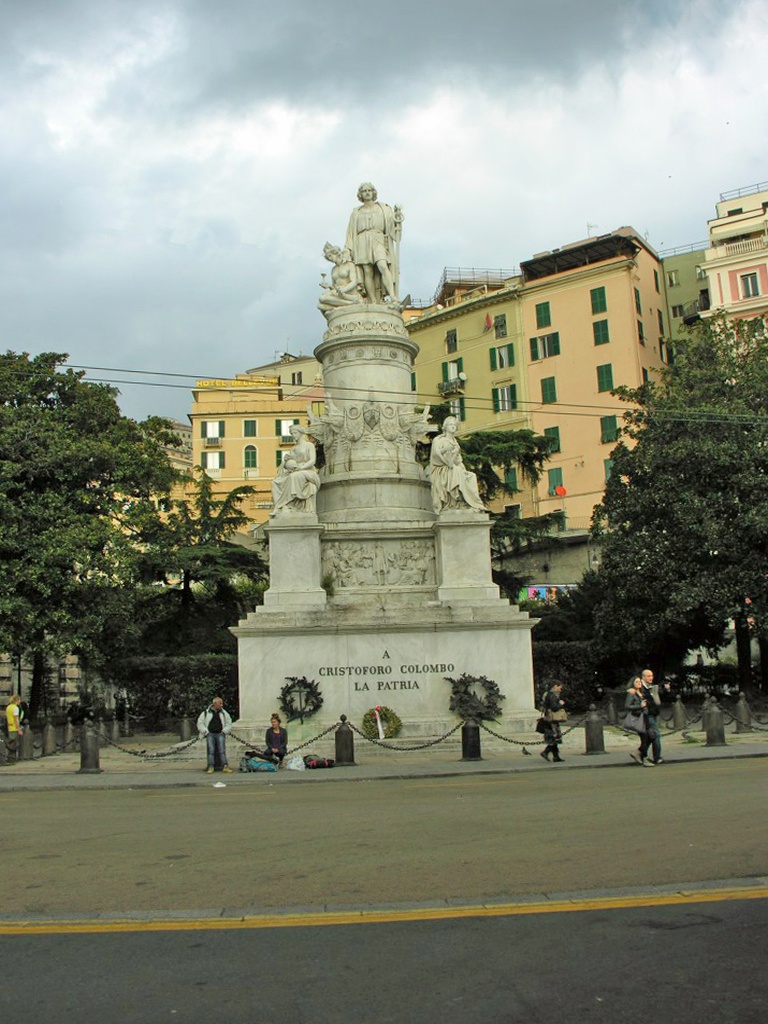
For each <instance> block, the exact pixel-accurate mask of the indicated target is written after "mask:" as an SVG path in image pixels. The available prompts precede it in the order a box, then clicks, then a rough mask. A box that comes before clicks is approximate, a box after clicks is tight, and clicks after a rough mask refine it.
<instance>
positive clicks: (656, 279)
mask: <svg viewBox="0 0 768 1024" xmlns="http://www.w3.org/2000/svg"><path fill="white" fill-rule="evenodd" d="M653 284H654V286H655V288H656V291H657V292H660V291H661V288H660V287H659V272H658V270H654V272H653Z"/></svg>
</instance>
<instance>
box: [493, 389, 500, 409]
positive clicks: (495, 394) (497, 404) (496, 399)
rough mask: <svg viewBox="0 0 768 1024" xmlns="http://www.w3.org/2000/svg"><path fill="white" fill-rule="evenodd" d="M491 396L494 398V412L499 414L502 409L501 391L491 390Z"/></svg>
mask: <svg viewBox="0 0 768 1024" xmlns="http://www.w3.org/2000/svg"><path fill="white" fill-rule="evenodd" d="M491 395H492V396H493V411H494V412H498V411H499V409H500V408H501V402H500V401H499V389H498V388H491Z"/></svg>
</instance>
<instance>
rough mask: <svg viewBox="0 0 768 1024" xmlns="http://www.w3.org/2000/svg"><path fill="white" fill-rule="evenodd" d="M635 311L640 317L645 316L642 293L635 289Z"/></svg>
mask: <svg viewBox="0 0 768 1024" xmlns="http://www.w3.org/2000/svg"><path fill="white" fill-rule="evenodd" d="M635 309H636V310H637V312H638V313H639V314H640V316H642V315H643V304H642V302H641V301H640V292H639V291H638V289H637V288H635Z"/></svg>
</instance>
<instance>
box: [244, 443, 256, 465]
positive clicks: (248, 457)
mask: <svg viewBox="0 0 768 1024" xmlns="http://www.w3.org/2000/svg"><path fill="white" fill-rule="evenodd" d="M243 466H245V468H246V469H258V466H259V453H258V451H257V450H256V446H255V445H252V444H248V445H246V446H245V451H244V452H243Z"/></svg>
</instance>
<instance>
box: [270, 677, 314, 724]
mask: <svg viewBox="0 0 768 1024" xmlns="http://www.w3.org/2000/svg"><path fill="white" fill-rule="evenodd" d="M285 678H286V679H287V680H288V682H287V683H286V685H285V686H284V687H283V688H282V690H281V691H280V701H279V703H280V710H281V711H282V712H283V714H284V715H285V716H286V718H287V719H288V721H289V722H292V721H296V719H297V718H299V719H301V721H302V722H303V721H304V719H305V718H311V717H312V715H314V714H316V713H317V712H318V711H319V710H320V708H321V707H322V706H323V695H322V693H321V692H320V687H319V686H318V685H317V683H316V682H315V681H314V679H307V678H306V676H286V677H285Z"/></svg>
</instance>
